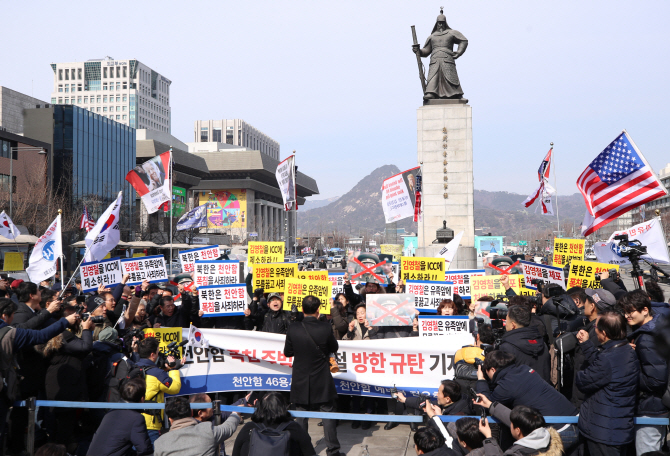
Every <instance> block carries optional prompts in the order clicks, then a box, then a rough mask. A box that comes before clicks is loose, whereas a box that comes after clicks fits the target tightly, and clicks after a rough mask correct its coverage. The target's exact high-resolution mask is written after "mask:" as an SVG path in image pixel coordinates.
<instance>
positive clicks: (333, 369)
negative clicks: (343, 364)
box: [300, 322, 340, 374]
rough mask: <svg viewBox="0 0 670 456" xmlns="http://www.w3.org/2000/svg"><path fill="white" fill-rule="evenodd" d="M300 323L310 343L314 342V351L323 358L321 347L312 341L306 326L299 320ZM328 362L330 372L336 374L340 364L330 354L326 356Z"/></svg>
mask: <svg viewBox="0 0 670 456" xmlns="http://www.w3.org/2000/svg"><path fill="white" fill-rule="evenodd" d="M300 324H301V325H302V327H303V329H304V330H305V332H306V333H307V337H309V340H311V341H312V343H313V344H314V346H315V347H316V351H317V352H319V355H321V357H322V358H325V357H326V355H324V354H323V352H322V351H321V349H320V348H319V346H318V345H317V343H316V342H315V341H314V338H312V335H311V334H310V333H309V331H307V327H306V326H305V323H304V322H300ZM328 363H329V364H330V372H331V373H333V374H336V373H338V372H339V371H340V366H339V365H338V364H337V360H336V359H335V357H334V356H330V357H329V358H328Z"/></svg>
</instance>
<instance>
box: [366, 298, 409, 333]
mask: <svg viewBox="0 0 670 456" xmlns="http://www.w3.org/2000/svg"><path fill="white" fill-rule="evenodd" d="M408 302H409V301H408V300H407V299H405V300H404V301H403V302H401V303H400V304H398V305H397V306H395V307H394V308H393V309H391V310H388V309H387V308H386V307H384V306H380V305H379V304H377V303H376V302H374V301H372V302H369V303H368V305H371V306H372V307H376V308H377V309H380V310H381V311H382V312H384V313H383V315H382V316H381V317H377V318H375V319H374V320H372V322H370V326H374V325H375V324H377V323H379V322H380V321H382V320H383V319H384V318H386V317H393V318H395V319H397V320H398V321H400V322H402V323H403V324H405V325H409V321H408V320H407V318H406V317H401V316H400V315H396V314H395V313H394V312H395V311H396V310H398V309H400V308H401V307H402V306H404V305H405V304H407V303H408Z"/></svg>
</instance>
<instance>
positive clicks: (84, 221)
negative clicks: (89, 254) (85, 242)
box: [79, 206, 95, 233]
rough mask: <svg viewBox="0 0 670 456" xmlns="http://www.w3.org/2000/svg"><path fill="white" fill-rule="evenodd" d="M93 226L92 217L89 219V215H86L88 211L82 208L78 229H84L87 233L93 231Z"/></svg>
mask: <svg viewBox="0 0 670 456" xmlns="http://www.w3.org/2000/svg"><path fill="white" fill-rule="evenodd" d="M94 226H95V221H94V220H93V217H91V214H89V213H88V209H86V206H84V213H83V214H81V221H80V222H79V229H86V232H87V233H88V232H89V231H91V230H92V229H93V227H94Z"/></svg>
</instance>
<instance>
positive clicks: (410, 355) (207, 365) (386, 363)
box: [147, 328, 472, 397]
mask: <svg viewBox="0 0 670 456" xmlns="http://www.w3.org/2000/svg"><path fill="white" fill-rule="evenodd" d="M179 329H181V328H179ZM147 331H152V330H147ZM183 331H184V333H183V334H184V336H183V337H184V338H186V337H188V328H185V329H184V330H183ZM200 331H201V332H202V334H203V336H204V337H205V338H206V339H207V340H208V341H209V344H210V348H193V347H190V346H187V347H186V349H185V351H186V353H187V355H186V359H185V364H184V367H182V368H181V378H182V388H181V391H180V393H179V394H182V395H185V394H193V393H204V392H210V393H211V392H216V391H245V392H246V391H250V390H257V391H289V390H290V389H291V366H292V362H293V359H292V358H286V357H285V356H284V342H285V338H286V336H284V335H282V334H271V333H264V332H260V331H237V330H227V329H200ZM445 342H446V343H439V344H426V341H425V339H423V340H422V338H420V337H408V338H403V339H385V340H360V341H359V340H355V341H344V340H343V341H338V344H339V349H338V351H337V353H336V356H337V360H338V364H339V366H340V372H338V373H337V374H334V375H333V377H334V378H335V385H336V388H337V391H338V392H339V393H343V394H350V395H363V396H378V397H390V390H389V388H391V387H392V386H393V385H394V384H395V385H396V387H397V388H398V389H399V390H401V391H403V392H405V393H406V394H410V395H412V396H417V395H418V394H419V393H425V394H430V395H431V396H433V397H436V395H437V386H438V385H439V384H440V382H441V381H442V380H444V379H451V378H453V376H454V355H455V353H456V351H457V350H458V349H460V348H461V347H462V346H464V345H468V344H471V343H472V336H470V334H468V333H463V334H460V333H459V335H457V336H456V335H455V337H453V336H449V338H448V339H445ZM245 394H246V393H245Z"/></svg>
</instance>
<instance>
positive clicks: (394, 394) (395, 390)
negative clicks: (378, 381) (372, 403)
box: [391, 385, 398, 399]
mask: <svg viewBox="0 0 670 456" xmlns="http://www.w3.org/2000/svg"><path fill="white" fill-rule="evenodd" d="M391 397H392V398H393V399H398V388H396V387H395V385H393V388H391Z"/></svg>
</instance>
